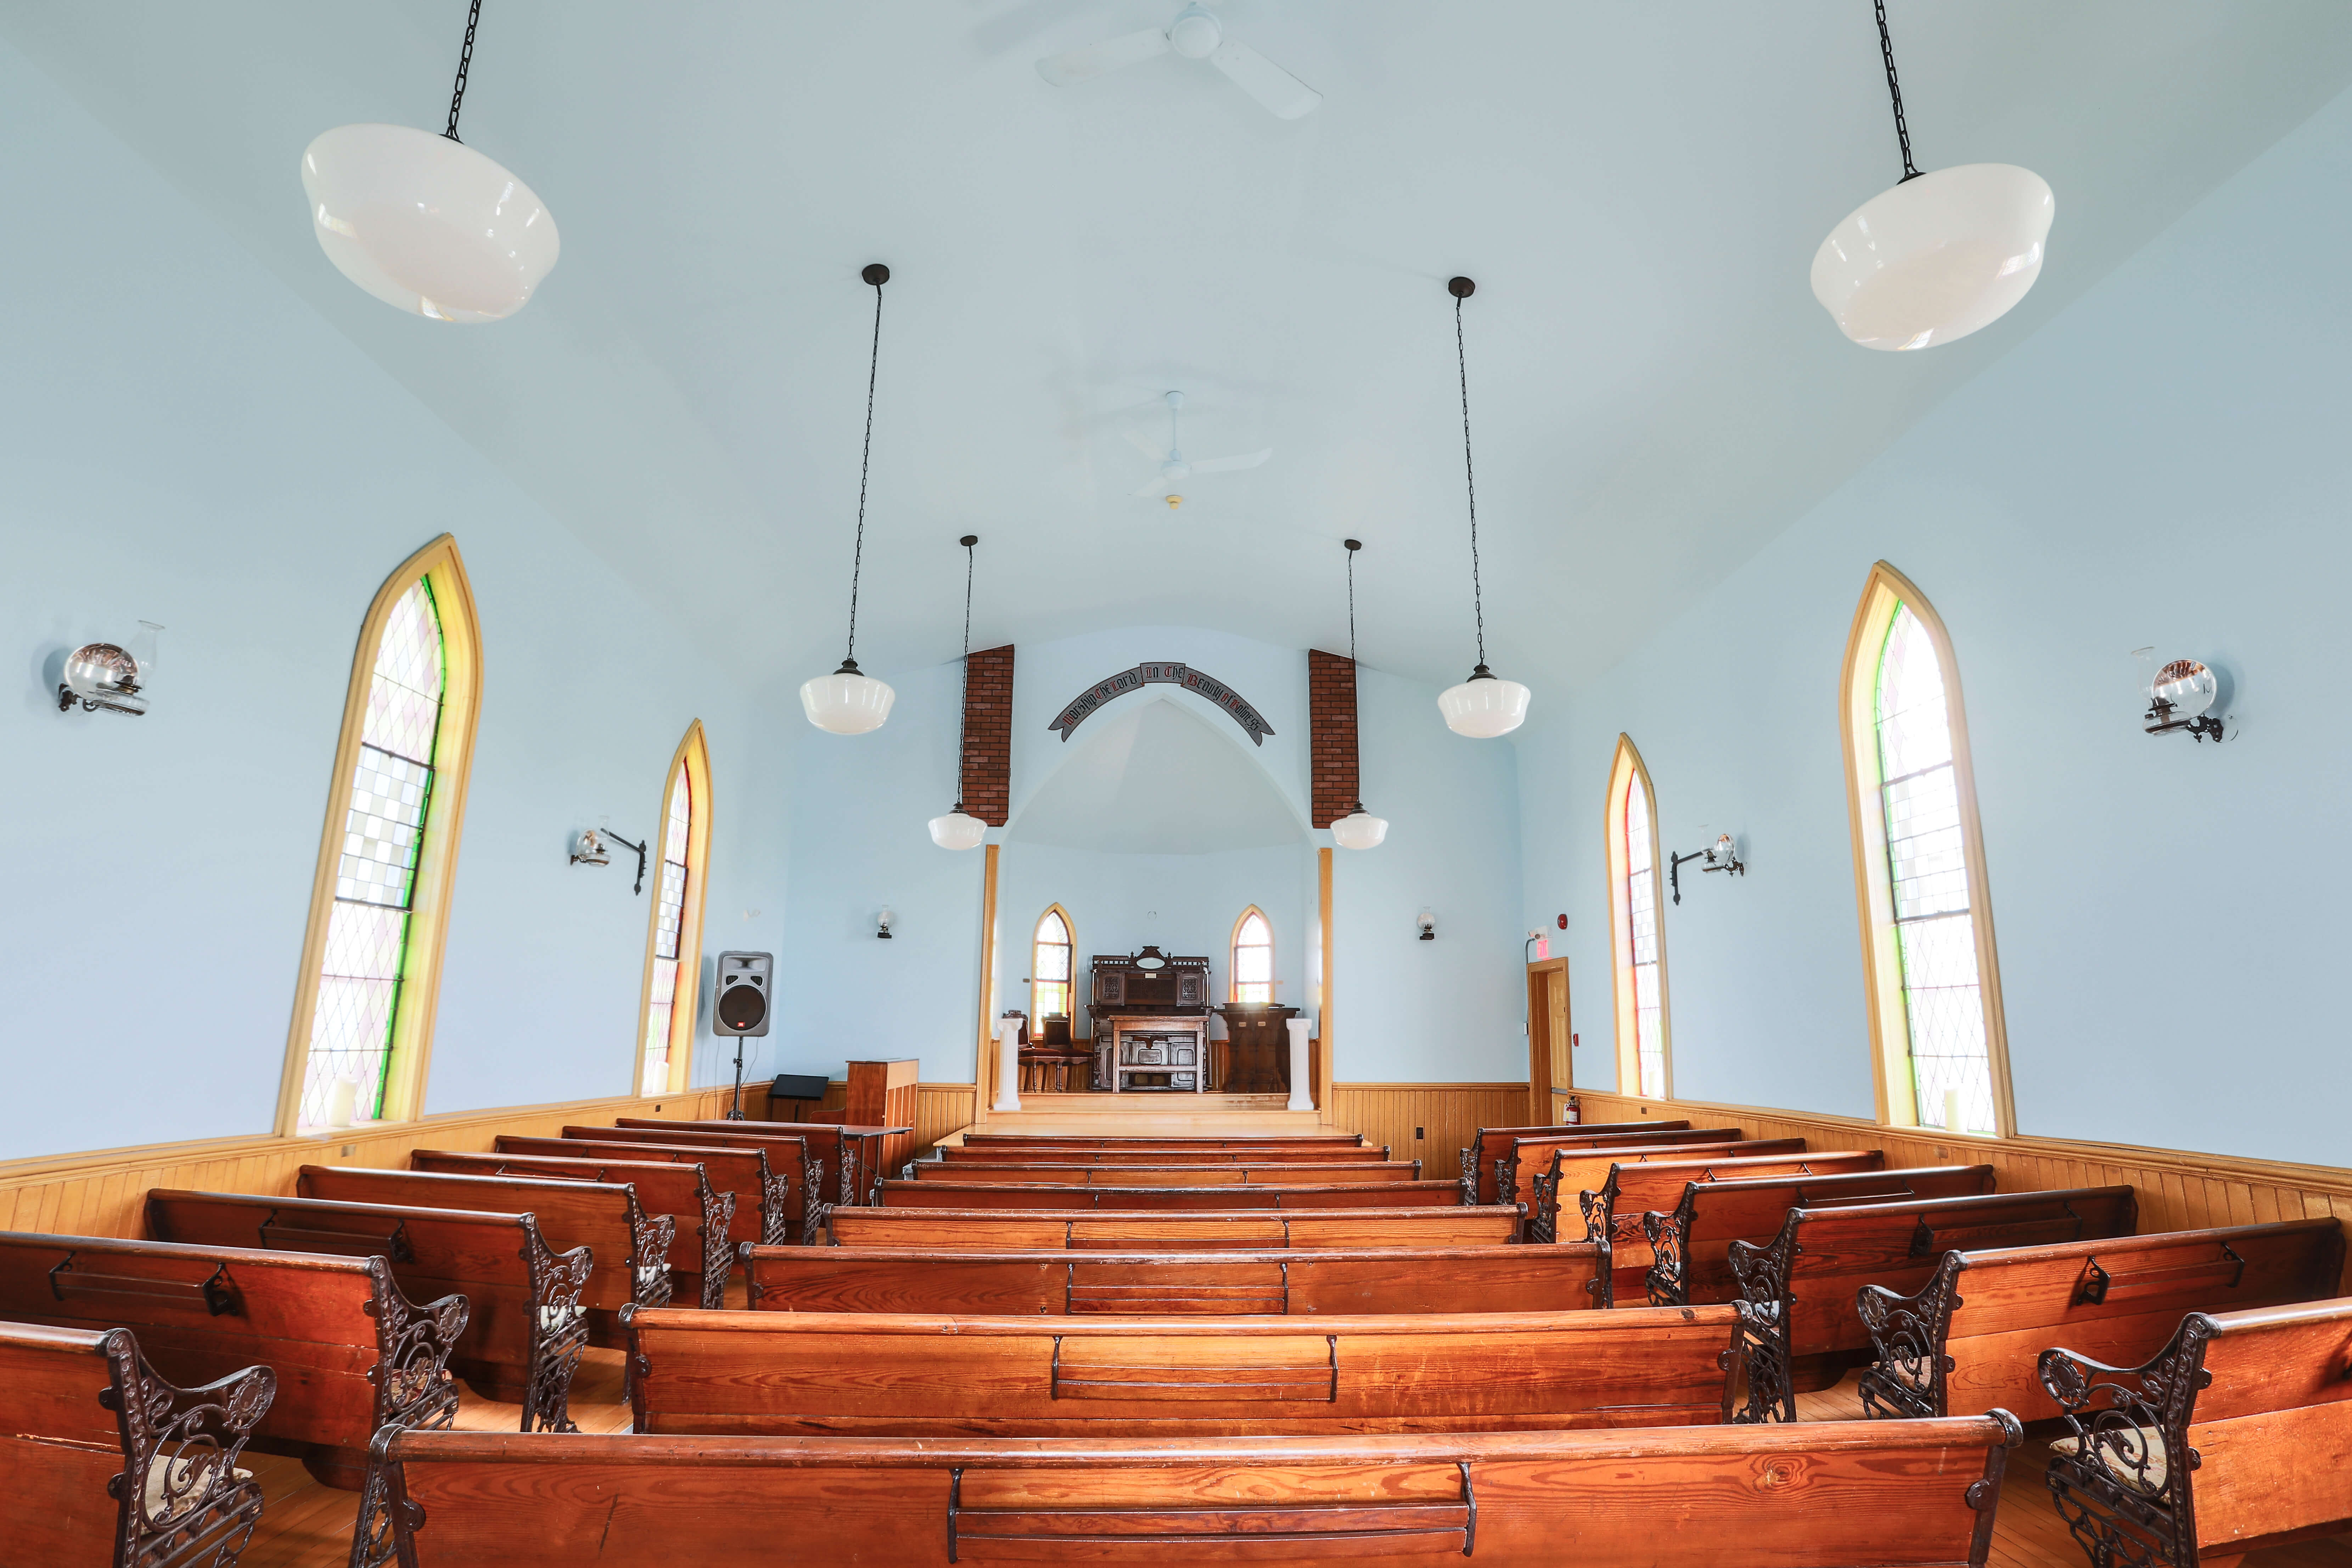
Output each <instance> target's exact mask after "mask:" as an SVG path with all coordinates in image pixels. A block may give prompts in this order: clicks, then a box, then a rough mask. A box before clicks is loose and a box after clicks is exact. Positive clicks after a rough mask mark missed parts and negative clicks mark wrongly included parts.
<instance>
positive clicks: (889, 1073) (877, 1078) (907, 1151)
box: [842, 1060, 923, 1175]
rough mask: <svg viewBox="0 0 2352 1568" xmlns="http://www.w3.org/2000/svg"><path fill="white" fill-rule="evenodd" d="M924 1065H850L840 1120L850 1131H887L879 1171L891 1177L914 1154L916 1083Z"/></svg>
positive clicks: (852, 1063)
mask: <svg viewBox="0 0 2352 1568" xmlns="http://www.w3.org/2000/svg"><path fill="white" fill-rule="evenodd" d="M922 1068H923V1064H922V1063H921V1062H919V1061H914V1060H900V1061H891V1062H851V1063H850V1064H849V1100H848V1103H847V1104H846V1105H845V1106H844V1107H843V1116H842V1120H843V1121H845V1122H846V1123H848V1124H849V1125H850V1126H853V1127H887V1128H889V1129H890V1130H891V1131H890V1132H889V1133H888V1134H887V1136H886V1137H884V1138H883V1140H882V1169H883V1170H885V1171H887V1172H889V1173H892V1174H893V1175H895V1174H897V1173H898V1167H899V1166H900V1165H902V1164H904V1163H906V1162H907V1161H908V1160H910V1159H912V1158H913V1157H914V1152H915V1133H914V1127H915V1080H916V1079H919V1078H920V1077H921V1076H922Z"/></svg>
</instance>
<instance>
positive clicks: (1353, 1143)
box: [963, 1132, 1364, 1149]
mask: <svg viewBox="0 0 2352 1568" xmlns="http://www.w3.org/2000/svg"><path fill="white" fill-rule="evenodd" d="M963 1142H964V1146H965V1147H966V1148H981V1147H985V1146H992V1147H995V1148H1000V1149H1009V1148H1013V1147H1015V1146H1017V1145H1020V1144H1024V1143H1025V1144H1048V1143H1050V1144H1055V1145H1058V1146H1060V1147H1062V1148H1066V1149H1160V1148H1182V1147H1191V1148H1196V1149H1262V1148H1265V1147H1266V1146H1267V1145H1269V1144H1278V1143H1299V1144H1308V1145H1317V1144H1319V1145H1321V1146H1322V1147H1324V1148H1327V1149H1328V1148H1360V1147H1362V1146H1363V1142H1364V1135H1363V1134H1362V1133H1360V1132H1235V1133H1220V1134H1217V1135H1215V1136H1211V1135H1208V1134H1205V1133H1186V1134H1183V1135H1181V1136H1171V1137H1157V1138H1155V1137H1152V1136H1150V1134H1148V1133H1121V1134H1112V1135H1109V1136H1091V1135H1083V1134H1078V1133H1069V1132H967V1133H965V1134H964V1135H963Z"/></svg>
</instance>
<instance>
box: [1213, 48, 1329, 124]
mask: <svg viewBox="0 0 2352 1568" xmlns="http://www.w3.org/2000/svg"><path fill="white" fill-rule="evenodd" d="M1209 63H1210V64H1211V65H1213V66H1214V67H1216V68H1218V69H1219V70H1221V71H1223V72H1224V73H1225V74H1226V75H1227V76H1229V77H1231V78H1232V79H1233V80H1234V86H1235V87H1238V88H1240V89H1242V90H1243V91H1244V92H1245V93H1248V94H1249V95H1250V96H1251V97H1252V98H1255V99H1256V100H1258V102H1260V103H1262V104H1264V105H1265V108H1266V110H1267V112H1268V113H1270V114H1272V115H1273V116H1274V117H1275V118H1276V120H1298V119H1303V118H1304V117H1306V116H1307V115H1309V114H1312V113H1314V112H1315V110H1316V107H1317V106H1318V104H1320V103H1321V102H1322V101H1323V95H1322V94H1321V93H1319V92H1318V91H1316V90H1315V89H1313V88H1311V87H1309V86H1307V84H1306V83H1305V82H1303V81H1301V80H1299V79H1297V77H1295V76H1293V75H1291V74H1290V73H1289V72H1288V71H1286V70H1284V69H1283V68H1281V67H1280V66H1278V65H1276V64H1275V63H1274V62H1273V61H1272V60H1270V59H1267V58H1265V56H1264V55H1262V54H1259V53H1258V52H1257V51H1256V50H1255V49H1254V48H1251V47H1249V46H1248V45H1247V44H1236V43H1234V42H1233V41H1232V40H1231V39H1227V40H1226V41H1225V42H1223V43H1222V44H1219V45H1218V46H1217V49H1216V52H1215V53H1214V54H1213V55H1211V56H1210V57H1209Z"/></svg>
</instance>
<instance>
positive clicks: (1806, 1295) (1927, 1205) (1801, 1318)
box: [1731, 1186, 2138, 1421]
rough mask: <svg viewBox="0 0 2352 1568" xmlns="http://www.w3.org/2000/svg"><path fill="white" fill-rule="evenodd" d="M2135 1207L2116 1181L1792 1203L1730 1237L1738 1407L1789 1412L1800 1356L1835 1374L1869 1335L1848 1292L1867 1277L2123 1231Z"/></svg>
mask: <svg viewBox="0 0 2352 1568" xmlns="http://www.w3.org/2000/svg"><path fill="white" fill-rule="evenodd" d="M2137 1215H2138V1209H2137V1202H2136V1200H2135V1198H2134V1196H2133V1194H2132V1190H2131V1188H2129V1187H2123V1186H2115V1187H2065V1188H2060V1189H2057V1190H2055V1191H2050V1192H2035V1193H1988V1194H1984V1195H1982V1196H1979V1197H1965V1198H1915V1199H1908V1200H1906V1201H1904V1202H1901V1203H1892V1204H1862V1205H1855V1206H1853V1207H1852V1208H1830V1209H1803V1208H1798V1209H1790V1211H1789V1215H1788V1217H1787V1219H1785V1220H1783V1221H1782V1222H1781V1225H1780V1232H1779V1234H1778V1235H1776V1236H1775V1237H1773V1238H1772V1242H1771V1245H1769V1247H1758V1246H1756V1245H1754V1244H1753V1243H1750V1242H1746V1241H1735V1242H1733V1243H1732V1244H1731V1272H1732V1276H1733V1278H1735V1279H1738V1281H1739V1293H1740V1295H1741V1297H1742V1298H1743V1300H1742V1303H1741V1306H1742V1313H1741V1320H1740V1321H1741V1324H1742V1331H1741V1335H1740V1354H1741V1357H1742V1359H1743V1360H1744V1361H1745V1362H1746V1363H1747V1367H1748V1404H1747V1405H1746V1407H1745V1409H1744V1410H1743V1411H1742V1413H1741V1415H1739V1416H1738V1419H1740V1420H1743V1421H1766V1420H1780V1421H1794V1420H1795V1419H1796V1418H1797V1378H1798V1375H1799V1372H1798V1368H1797V1366H1796V1363H1797V1362H1798V1361H1799V1359H1800V1358H1802V1359H1805V1360H1807V1361H1810V1362H1811V1363H1813V1366H1814V1368H1815V1370H1816V1371H1817V1372H1823V1373H1827V1375H1830V1376H1832V1377H1833V1376H1834V1375H1835V1371H1836V1370H1840V1369H1842V1368H1843V1364H1844V1362H1845V1360H1846V1359H1847V1358H1849V1357H1850V1355H1851V1352H1855V1351H1860V1350H1864V1349H1866V1348H1867V1347H1868V1345H1869V1343H1870V1334H1869V1331H1867V1330H1865V1329H1864V1327H1863V1324H1862V1318H1861V1315H1860V1310H1859V1309H1858V1308H1857V1306H1856V1305H1855V1300H1854V1299H1855V1297H1856V1296H1857V1295H1858V1294H1859V1293H1860V1291H1861V1289H1862V1287H1864V1285H1884V1286H1885V1287H1886V1288H1887V1289H1890V1290H1893V1291H1895V1292H1897V1293H1898V1294H1906V1295H1907V1294H1909V1293H1911V1292H1913V1291H1916V1289H1919V1287H1920V1286H1922V1285H1924V1284H1926V1283H1927V1279H1928V1278H1929V1277H1930V1276H1932V1275H1933V1274H1934V1273H1935V1271H1936V1268H1937V1264H1938V1262H1939V1261H1940V1260H1941V1259H1942V1258H1943V1255H1944V1254H1945V1253H1947V1252H1951V1251H1954V1250H1960V1249H1973V1248H1979V1247H2034V1246H2040V1245H2042V1244H2044V1243H2048V1242H2056V1241H2089V1240H2094V1239H2104V1238H2105V1237H2116V1236H2129V1235H2130V1234H2131V1233H2132V1230H2133V1228H2134V1224H2135V1222H2136V1220H2137Z"/></svg>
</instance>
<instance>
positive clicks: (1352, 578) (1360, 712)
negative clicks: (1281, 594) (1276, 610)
mask: <svg viewBox="0 0 2352 1568" xmlns="http://www.w3.org/2000/svg"><path fill="white" fill-rule="evenodd" d="M1341 542H1342V543H1344V544H1345V545H1347V547H1348V699H1349V705H1350V706H1351V707H1352V708H1353V709H1354V710H1355V711H1354V714H1353V717H1354V719H1355V721H1356V732H1357V734H1358V735H1359V736H1360V735H1361V734H1362V733H1363V729H1364V696H1363V688H1362V687H1360V685H1358V684H1357V678H1358V676H1359V674H1360V671H1359V670H1358V669H1357V668H1356V552H1357V551H1359V550H1360V549H1362V548H1363V542H1362V541H1360V540H1355V539H1349V540H1343V541H1341ZM1363 809H1364V774H1363V763H1362V762H1361V760H1359V761H1358V763H1357V764H1356V804H1355V810H1356V811H1357V812H1360V811H1362V810H1363Z"/></svg>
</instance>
